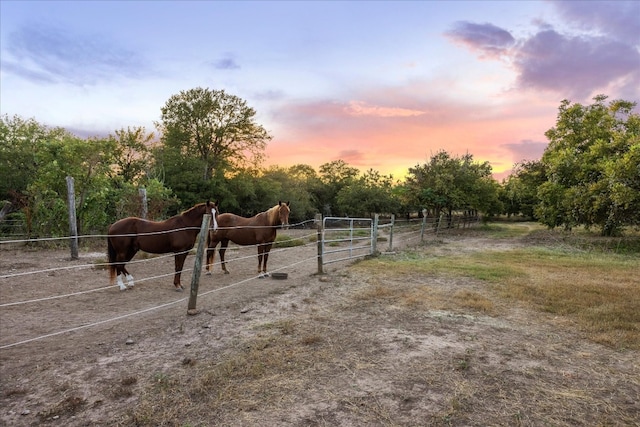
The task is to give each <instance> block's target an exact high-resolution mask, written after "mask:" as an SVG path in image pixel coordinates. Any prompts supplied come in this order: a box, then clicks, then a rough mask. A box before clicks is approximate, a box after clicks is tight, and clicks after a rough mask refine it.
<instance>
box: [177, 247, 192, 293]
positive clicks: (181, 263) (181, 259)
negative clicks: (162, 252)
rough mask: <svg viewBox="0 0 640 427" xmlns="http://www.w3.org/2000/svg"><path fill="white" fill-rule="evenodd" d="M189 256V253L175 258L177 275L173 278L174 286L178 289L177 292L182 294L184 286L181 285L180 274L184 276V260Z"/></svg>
mask: <svg viewBox="0 0 640 427" xmlns="http://www.w3.org/2000/svg"><path fill="white" fill-rule="evenodd" d="M188 254H189V252H185V253H181V254H176V256H175V260H176V274H175V276H173V286H175V287H176V291H180V292H181V291H182V290H183V289H184V286H182V284H181V283H180V274H182V267H183V266H184V260H186V259H187V255H188Z"/></svg>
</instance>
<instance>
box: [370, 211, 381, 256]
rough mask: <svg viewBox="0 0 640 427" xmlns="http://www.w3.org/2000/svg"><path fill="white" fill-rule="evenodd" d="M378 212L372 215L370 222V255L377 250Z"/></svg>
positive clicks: (374, 253)
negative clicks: (371, 221) (371, 222)
mask: <svg viewBox="0 0 640 427" xmlns="http://www.w3.org/2000/svg"><path fill="white" fill-rule="evenodd" d="M379 219H380V214H375V215H374V217H373V224H371V255H374V256H375V255H376V252H377V251H378V221H379Z"/></svg>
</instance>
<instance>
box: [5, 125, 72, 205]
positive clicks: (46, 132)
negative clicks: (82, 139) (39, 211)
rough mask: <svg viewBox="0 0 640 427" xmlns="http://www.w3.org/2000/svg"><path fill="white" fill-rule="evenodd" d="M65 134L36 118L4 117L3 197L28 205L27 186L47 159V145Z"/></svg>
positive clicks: (14, 203)
mask: <svg viewBox="0 0 640 427" xmlns="http://www.w3.org/2000/svg"><path fill="white" fill-rule="evenodd" d="M64 133H65V131H64V129H61V128H55V129H50V128H47V127H46V126H44V125H42V124H40V123H38V122H37V121H36V120H35V119H27V120H25V119H23V118H21V117H19V116H13V117H9V116H8V115H3V116H0V199H2V200H8V201H10V202H11V203H12V204H13V205H14V209H20V208H22V207H24V206H26V205H27V194H26V193H27V188H28V187H29V185H30V184H31V183H32V182H33V180H34V179H35V178H36V177H37V175H38V171H39V168H40V166H41V165H42V163H43V162H46V161H47V160H45V159H43V158H42V156H41V152H42V150H43V148H44V147H45V146H46V145H47V141H49V140H51V139H58V138H61V137H62V136H63V135H64Z"/></svg>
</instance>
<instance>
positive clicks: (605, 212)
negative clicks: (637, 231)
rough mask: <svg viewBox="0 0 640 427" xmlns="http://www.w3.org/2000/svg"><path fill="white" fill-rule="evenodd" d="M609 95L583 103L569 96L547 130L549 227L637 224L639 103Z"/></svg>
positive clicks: (608, 229) (542, 212)
mask: <svg viewBox="0 0 640 427" xmlns="http://www.w3.org/2000/svg"><path fill="white" fill-rule="evenodd" d="M606 99H607V97H606V96H604V95H599V96H597V97H595V98H594V103H593V104H591V105H587V106H583V105H581V104H578V103H574V104H572V103H571V102H569V101H567V100H564V101H562V103H561V104H560V108H559V112H558V116H557V120H556V125H555V127H553V128H551V129H549V130H548V131H547V132H546V133H545V135H546V136H547V138H548V139H549V146H548V147H547V149H546V150H545V152H544V154H543V156H542V163H543V164H544V167H545V168H546V171H547V177H548V182H547V183H545V184H543V185H542V186H540V191H539V192H538V196H539V199H540V205H539V206H538V208H537V210H536V214H537V215H538V216H539V218H540V221H541V222H542V223H544V224H545V225H547V226H549V227H557V226H561V225H562V226H564V227H565V228H571V227H573V226H576V225H583V226H585V227H586V228H590V227H594V226H595V227H599V228H600V229H601V232H602V234H603V235H606V236H611V235H615V234H618V233H620V232H621V231H622V230H623V228H624V227H625V226H628V225H637V224H638V219H637V218H638V216H640V210H638V207H639V204H640V169H639V166H638V165H639V163H638V161H637V160H638V154H637V153H638V145H639V144H640V116H639V115H638V114H637V113H635V112H634V111H633V109H634V107H635V106H636V104H635V103H632V102H629V101H622V100H616V101H611V102H610V103H609V104H608V105H606V104H605V100H606Z"/></svg>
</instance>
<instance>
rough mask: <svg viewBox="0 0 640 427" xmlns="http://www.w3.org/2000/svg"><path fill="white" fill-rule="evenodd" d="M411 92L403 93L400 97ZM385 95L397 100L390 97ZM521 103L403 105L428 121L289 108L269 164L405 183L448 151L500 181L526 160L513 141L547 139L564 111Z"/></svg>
mask: <svg viewBox="0 0 640 427" xmlns="http://www.w3.org/2000/svg"><path fill="white" fill-rule="evenodd" d="M405 90H406V88H398V93H403V92H404V91H405ZM386 95H389V97H388V98H389V99H395V97H394V96H393V94H391V91H390V90H389V91H388V92H387V93H386ZM397 96H398V95H396V97H397ZM400 96H401V95H400ZM512 96H513V95H512ZM514 98H515V99H514V100H505V101H504V102H505V103H506V104H504V105H500V106H497V107H487V106H480V105H477V106H476V105H468V104H455V103H451V102H445V101H443V100H426V101H425V100H422V101H418V100H413V101H411V102H405V103H404V105H411V108H407V110H409V111H421V112H423V113H422V114H413V115H412V114H398V115H395V116H394V115H387V116H382V117H380V116H379V115H372V114H369V115H367V114H358V115H353V114H351V113H350V111H349V109H348V108H347V106H348V105H349V104H341V103H336V102H330V101H327V102H314V103H309V104H301V105H295V106H294V105H289V106H287V107H285V108H284V110H282V111H280V112H278V114H276V115H275V117H278V118H279V119H280V120H283V121H282V122H281V123H280V124H279V129H281V131H280V132H279V133H278V134H275V135H274V139H273V140H272V141H271V142H270V143H269V145H268V147H267V154H268V156H269V159H268V163H269V164H276V165H280V166H291V165H294V164H299V163H302V164H308V165H310V166H312V167H314V168H315V169H316V170H317V169H318V167H319V166H320V165H322V164H324V163H328V162H330V161H333V160H337V159H341V160H344V161H345V162H347V163H348V164H349V165H350V166H353V167H356V168H358V169H360V171H361V172H364V171H366V170H368V169H374V170H377V171H379V172H380V173H382V174H385V175H389V174H392V175H393V176H394V177H395V178H402V177H403V176H404V175H405V174H406V172H407V170H408V169H409V168H410V167H413V166H415V165H417V164H422V163H425V162H426V161H428V159H429V158H430V157H431V156H432V155H433V154H435V153H436V152H438V151H440V150H446V151H447V152H449V153H450V154H452V155H463V154H465V153H471V154H473V156H474V159H476V160H478V161H489V162H490V163H491V164H492V166H493V167H494V171H495V172H496V173H501V172H504V171H508V170H510V169H511V167H512V166H513V164H514V163H515V162H517V161H520V160H522V158H521V154H522V153H521V152H519V151H521V149H523V148H524V146H517V144H514V143H513V141H522V140H524V139H530V140H531V141H537V140H541V139H544V131H546V130H547V129H548V128H549V127H550V126H551V125H552V124H553V117H554V114H555V110H554V108H557V105H553V106H551V108H550V109H546V108H542V107H540V106H538V105H536V104H532V103H530V104H528V105H523V103H522V100H520V99H519V98H517V97H514ZM394 102H395V101H394ZM420 102H422V105H420ZM365 105H375V104H373V103H371V104H365ZM401 105H403V104H401ZM381 108H382V109H383V110H384V108H386V107H381ZM376 111H379V110H377V109H375V108H374V109H372V112H376ZM510 144H511V145H510ZM524 145H527V144H526V143H525V144H524ZM527 148H532V147H527Z"/></svg>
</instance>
